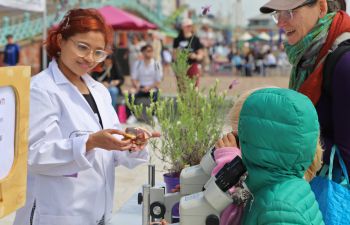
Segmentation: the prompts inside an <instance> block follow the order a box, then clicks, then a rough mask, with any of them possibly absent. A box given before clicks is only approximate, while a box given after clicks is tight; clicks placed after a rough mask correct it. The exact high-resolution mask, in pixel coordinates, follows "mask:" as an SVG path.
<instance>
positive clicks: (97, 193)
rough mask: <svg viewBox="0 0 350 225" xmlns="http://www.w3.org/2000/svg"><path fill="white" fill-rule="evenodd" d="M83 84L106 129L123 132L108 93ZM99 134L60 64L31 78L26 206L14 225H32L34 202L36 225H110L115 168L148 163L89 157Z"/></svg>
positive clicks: (98, 152)
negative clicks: (90, 144)
mask: <svg viewBox="0 0 350 225" xmlns="http://www.w3.org/2000/svg"><path fill="white" fill-rule="evenodd" d="M82 79H83V80H84V81H85V83H86V85H87V87H88V88H89V90H90V93H91V94H92V96H93V97H94V99H95V102H96V105H97V107H98V110H99V113H100V115H101V119H102V124H103V128H104V129H108V128H113V129H121V127H120V123H119V120H118V116H117V115H116V112H115V110H114V109H113V106H112V103H111V97H110V94H109V92H108V90H107V89H106V88H105V87H104V86H103V85H102V84H100V83H98V82H96V81H95V80H94V79H92V78H91V77H90V76H89V75H88V74H86V75H84V76H82ZM101 129H102V128H101V125H100V123H99V120H98V118H97V117H96V115H95V114H94V112H93V111H92V109H91V107H90V105H89V104H88V102H87V101H86V100H85V98H84V97H83V95H82V94H81V93H80V92H79V90H78V89H77V88H76V87H75V86H74V85H73V84H72V83H71V82H70V81H69V80H68V79H67V78H66V77H65V76H64V75H63V74H62V72H61V71H60V70H59V68H58V66H57V63H56V61H52V62H51V63H50V65H49V68H47V69H46V70H44V71H42V72H41V73H39V74H38V75H36V76H34V77H33V78H32V80H31V88H30V129H29V150H28V187H27V201H26V205H25V206H24V207H23V208H21V209H20V210H19V211H17V214H16V219H15V223H14V225H29V219H30V214H31V210H32V207H33V203H34V200H35V202H36V209H35V213H34V221H33V225H82V224H84V225H95V224H97V223H98V222H99V221H100V220H101V218H102V216H103V215H105V221H106V224H108V221H109V220H110V219H111V213H112V208H113V194H114V179H115V166H118V165H123V166H126V167H128V168H133V167H135V166H137V165H139V164H141V163H144V162H147V161H148V151H147V150H142V151H139V152H133V153H129V151H118V150H117V151H106V150H103V149H98V148H96V149H93V150H91V151H89V152H86V147H85V146H86V141H87V139H88V136H89V134H90V133H93V132H97V131H99V130H101ZM118 138H120V137H118ZM125 185H128V184H125Z"/></svg>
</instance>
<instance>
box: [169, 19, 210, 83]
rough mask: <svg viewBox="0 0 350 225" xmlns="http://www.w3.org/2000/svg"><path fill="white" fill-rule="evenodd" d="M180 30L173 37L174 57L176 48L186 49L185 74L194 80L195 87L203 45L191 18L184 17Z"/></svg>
mask: <svg viewBox="0 0 350 225" xmlns="http://www.w3.org/2000/svg"><path fill="white" fill-rule="evenodd" d="M181 28H182V30H181V31H180V33H179V36H178V37H177V38H175V40H174V43H173V48H174V51H173V52H174V59H176V49H188V50H189V56H188V63H189V65H190V68H189V69H188V71H187V75H188V76H189V77H190V78H192V79H195V80H196V87H198V85H199V77H200V75H201V71H200V63H201V61H202V59H203V57H204V51H203V45H202V44H201V42H200V40H199V38H198V37H197V36H196V35H195V34H194V30H193V22H192V20H191V19H188V18H185V19H184V20H183V21H182V24H181Z"/></svg>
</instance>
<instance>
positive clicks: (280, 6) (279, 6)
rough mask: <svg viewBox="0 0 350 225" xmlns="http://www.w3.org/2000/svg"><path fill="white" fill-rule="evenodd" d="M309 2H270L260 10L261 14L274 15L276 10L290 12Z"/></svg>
mask: <svg viewBox="0 0 350 225" xmlns="http://www.w3.org/2000/svg"><path fill="white" fill-rule="evenodd" d="M305 2H307V0H270V1H269V2H267V3H266V4H265V5H263V6H262V7H261V8H260V12H261V13H265V14H266V13H272V12H274V11H276V10H289V9H294V8H296V7H298V6H299V5H301V4H303V3H305Z"/></svg>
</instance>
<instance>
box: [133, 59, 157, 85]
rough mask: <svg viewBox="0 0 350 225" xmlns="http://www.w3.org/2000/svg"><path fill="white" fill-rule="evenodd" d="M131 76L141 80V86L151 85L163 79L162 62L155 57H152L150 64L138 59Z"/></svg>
mask: <svg viewBox="0 0 350 225" xmlns="http://www.w3.org/2000/svg"><path fill="white" fill-rule="evenodd" d="M131 78H132V79H134V80H137V81H139V82H140V86H143V87H149V86H152V85H153V84H154V83H156V82H161V81H162V78H163V69H162V66H161V65H160V63H159V62H158V61H156V60H154V59H151V61H150V63H149V64H146V63H145V62H144V61H143V60H138V61H136V62H135V63H134V66H133V68H132V71H131Z"/></svg>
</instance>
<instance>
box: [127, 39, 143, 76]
mask: <svg viewBox="0 0 350 225" xmlns="http://www.w3.org/2000/svg"><path fill="white" fill-rule="evenodd" d="M145 44H146V43H145V42H144V41H140V38H139V36H138V35H137V34H133V35H132V37H131V43H129V45H128V57H129V58H128V60H129V68H130V72H131V70H132V68H133V66H134V63H135V62H136V61H138V60H140V59H141V58H142V54H141V47H142V46H144V45H145Z"/></svg>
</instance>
